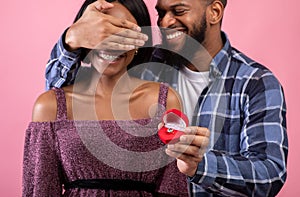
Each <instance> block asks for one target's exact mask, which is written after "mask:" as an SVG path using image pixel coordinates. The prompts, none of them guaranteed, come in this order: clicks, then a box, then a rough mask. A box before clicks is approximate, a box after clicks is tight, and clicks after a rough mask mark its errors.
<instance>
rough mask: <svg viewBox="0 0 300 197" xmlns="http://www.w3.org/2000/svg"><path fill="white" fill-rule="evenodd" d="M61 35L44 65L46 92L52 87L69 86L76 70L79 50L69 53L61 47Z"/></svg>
mask: <svg viewBox="0 0 300 197" xmlns="http://www.w3.org/2000/svg"><path fill="white" fill-rule="evenodd" d="M64 35H65V34H63V35H62V36H61V38H60V39H59V40H58V42H57V43H56V44H55V46H54V47H53V49H52V52H51V55H50V59H49V61H48V63H47V65H46V72H45V76H46V90H48V89H50V88H52V87H58V88H59V87H61V86H63V85H70V84H72V83H73V82H74V78H75V75H76V72H77V70H78V67H79V66H78V65H79V64H78V61H79V58H80V52H81V50H80V49H78V50H76V51H74V52H69V51H67V50H66V49H65V48H64V45H63V39H64Z"/></svg>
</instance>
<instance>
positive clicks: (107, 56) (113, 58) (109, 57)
mask: <svg viewBox="0 0 300 197" xmlns="http://www.w3.org/2000/svg"><path fill="white" fill-rule="evenodd" d="M100 57H101V58H102V59H105V60H109V61H112V60H115V59H117V58H118V56H115V55H107V54H100Z"/></svg>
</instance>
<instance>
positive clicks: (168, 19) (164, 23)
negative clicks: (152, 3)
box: [160, 13, 176, 28]
mask: <svg viewBox="0 0 300 197" xmlns="http://www.w3.org/2000/svg"><path fill="white" fill-rule="evenodd" d="M175 23H176V18H175V17H174V15H173V14H172V13H166V15H165V16H164V17H163V18H162V19H161V22H160V26H161V27H164V28H170V27H172V26H173V25H174V24H175Z"/></svg>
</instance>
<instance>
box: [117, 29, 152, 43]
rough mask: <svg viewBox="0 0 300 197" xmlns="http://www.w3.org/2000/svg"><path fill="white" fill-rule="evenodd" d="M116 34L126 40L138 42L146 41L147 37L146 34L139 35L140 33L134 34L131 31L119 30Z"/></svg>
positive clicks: (134, 32)
mask: <svg viewBox="0 0 300 197" xmlns="http://www.w3.org/2000/svg"><path fill="white" fill-rule="evenodd" d="M116 34H117V35H119V36H123V37H126V38H133V39H138V40H143V41H147V40H148V36H147V35H146V34H144V33H141V32H136V31H133V30H131V29H120V31H119V32H117V33H116Z"/></svg>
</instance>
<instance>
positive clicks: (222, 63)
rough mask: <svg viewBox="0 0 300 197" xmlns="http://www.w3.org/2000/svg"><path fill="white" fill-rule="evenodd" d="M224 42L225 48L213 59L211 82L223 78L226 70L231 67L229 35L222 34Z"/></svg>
mask: <svg viewBox="0 0 300 197" xmlns="http://www.w3.org/2000/svg"><path fill="white" fill-rule="evenodd" d="M221 36H222V40H223V43H224V46H223V48H222V49H221V50H220V51H219V52H218V53H217V55H216V56H215V57H213V59H212V61H211V63H210V72H209V78H210V80H214V79H215V78H217V77H220V76H222V74H223V73H224V71H225V69H226V68H227V66H228V65H229V64H228V63H229V59H230V58H229V57H230V54H231V45H230V42H229V40H228V37H227V35H226V34H225V33H224V32H221Z"/></svg>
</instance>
